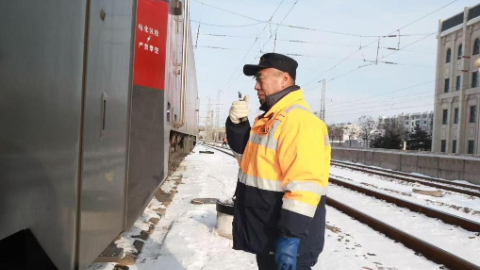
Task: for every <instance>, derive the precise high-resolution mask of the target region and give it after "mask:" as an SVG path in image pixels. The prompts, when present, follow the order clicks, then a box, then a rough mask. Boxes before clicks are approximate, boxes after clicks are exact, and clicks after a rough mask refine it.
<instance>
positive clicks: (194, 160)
mask: <svg viewBox="0 0 480 270" xmlns="http://www.w3.org/2000/svg"><path fill="white" fill-rule="evenodd" d="M200 150H211V149H208V148H205V147H204V146H201V145H198V146H197V147H196V148H195V149H194V152H195V153H193V154H190V155H189V156H188V157H186V158H185V160H184V161H183V162H182V163H181V165H180V167H179V169H178V171H177V172H175V174H174V175H172V177H169V178H168V179H167V180H166V182H165V184H164V185H162V190H164V191H165V192H167V193H168V191H169V190H170V189H174V190H175V189H176V190H177V193H176V195H175V197H174V198H173V201H172V203H171V204H170V205H168V206H167V207H166V214H165V216H164V217H162V218H161V219H160V221H159V223H158V224H157V225H156V226H155V229H153V232H152V234H151V235H150V237H149V239H148V240H147V241H145V246H144V248H143V251H142V252H141V253H140V254H139V257H138V258H137V259H136V262H135V264H134V265H129V269H130V270H200V269H202V270H247V269H248V270H250V269H257V268H256V263H255V256H254V255H252V254H249V253H245V252H241V251H235V250H232V241H231V240H229V239H226V238H223V237H221V236H219V235H218V234H217V233H216V231H215V223H216V210H215V205H194V204H191V203H190V201H191V200H192V199H195V198H209V197H215V198H219V199H222V200H226V199H230V198H231V197H232V195H233V193H234V189H235V186H236V177H237V173H238V166H237V163H236V160H235V159H234V158H232V157H230V156H228V155H225V154H223V153H221V152H218V151H215V154H213V155H209V154H200V153H199V151H200ZM179 176H181V177H182V183H181V184H178V183H177V185H175V182H177V180H178V177H179ZM175 186H177V187H175ZM160 208H165V206H164V205H162V203H160V202H158V201H157V200H156V199H155V198H154V199H153V200H152V202H151V203H150V204H149V206H148V207H147V209H146V210H145V212H144V214H143V215H142V216H141V217H140V218H139V220H138V221H137V222H136V223H135V225H134V227H133V229H132V231H130V232H126V233H123V234H122V237H121V238H120V240H118V241H117V244H118V245H120V246H121V247H124V248H126V249H127V251H128V250H130V251H132V250H133V251H135V249H134V248H132V247H131V245H132V243H133V241H134V240H135V239H134V238H132V237H131V236H132V235H138V234H139V233H140V231H141V230H147V229H148V226H149V222H148V221H149V219H150V218H151V217H158V215H157V214H156V212H158V211H159V209H160ZM327 225H328V229H327V231H326V237H325V240H326V242H325V248H324V251H323V253H322V255H321V256H320V260H319V262H318V263H317V265H316V266H315V267H314V268H313V270H351V269H367V270H368V269H370V270H414V269H422V270H430V269H432V270H433V269H439V265H437V264H435V263H432V262H430V261H428V260H426V259H425V258H423V257H422V256H418V255H415V253H414V252H413V251H412V250H410V249H407V248H405V247H404V246H403V245H401V244H398V243H395V242H394V241H392V240H390V239H388V238H386V237H385V236H383V235H382V234H380V233H378V232H376V231H374V230H372V229H371V228H369V227H368V226H366V225H364V224H361V223H360V222H358V221H356V220H354V219H352V218H350V217H349V216H347V215H345V214H343V213H341V212H339V211H337V210H335V209H333V208H331V207H328V208H327ZM114 265H115V264H114V263H95V264H92V265H91V267H90V268H89V270H112V269H113V267H114Z"/></svg>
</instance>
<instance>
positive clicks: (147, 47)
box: [138, 23, 160, 54]
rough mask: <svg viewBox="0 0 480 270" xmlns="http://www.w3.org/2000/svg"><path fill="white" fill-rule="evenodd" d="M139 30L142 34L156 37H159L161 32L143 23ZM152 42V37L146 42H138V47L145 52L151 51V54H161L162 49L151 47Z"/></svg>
mask: <svg viewBox="0 0 480 270" xmlns="http://www.w3.org/2000/svg"><path fill="white" fill-rule="evenodd" d="M138 29H139V30H140V31H142V32H145V33H147V34H150V35H153V36H155V37H158V35H159V32H158V30H157V29H153V27H149V26H148V25H143V24H141V23H139V24H138ZM150 41H152V36H149V37H147V40H145V42H143V41H139V42H138V47H139V48H142V47H143V49H144V50H145V51H150V52H151V53H155V54H159V51H160V49H159V48H158V47H156V46H153V45H150V44H149V42H150Z"/></svg>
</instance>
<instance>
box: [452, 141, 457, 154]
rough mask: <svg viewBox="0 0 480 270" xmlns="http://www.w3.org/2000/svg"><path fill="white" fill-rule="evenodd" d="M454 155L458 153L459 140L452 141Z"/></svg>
mask: <svg viewBox="0 0 480 270" xmlns="http://www.w3.org/2000/svg"><path fill="white" fill-rule="evenodd" d="M452 153H454V154H456V153H457V140H453V141H452Z"/></svg>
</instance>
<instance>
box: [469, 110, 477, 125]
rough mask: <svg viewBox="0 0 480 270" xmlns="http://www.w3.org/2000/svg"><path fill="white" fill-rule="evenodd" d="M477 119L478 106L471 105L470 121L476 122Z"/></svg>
mask: <svg viewBox="0 0 480 270" xmlns="http://www.w3.org/2000/svg"><path fill="white" fill-rule="evenodd" d="M476 120H477V106H471V107H470V121H469V122H470V123H475V121H476Z"/></svg>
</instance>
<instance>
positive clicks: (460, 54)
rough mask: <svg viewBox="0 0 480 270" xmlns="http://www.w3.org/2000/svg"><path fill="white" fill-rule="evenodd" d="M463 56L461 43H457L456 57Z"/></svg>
mask: <svg viewBox="0 0 480 270" xmlns="http://www.w3.org/2000/svg"><path fill="white" fill-rule="evenodd" d="M462 56H463V47H462V44H460V45H458V53H457V59H461V58H462Z"/></svg>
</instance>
